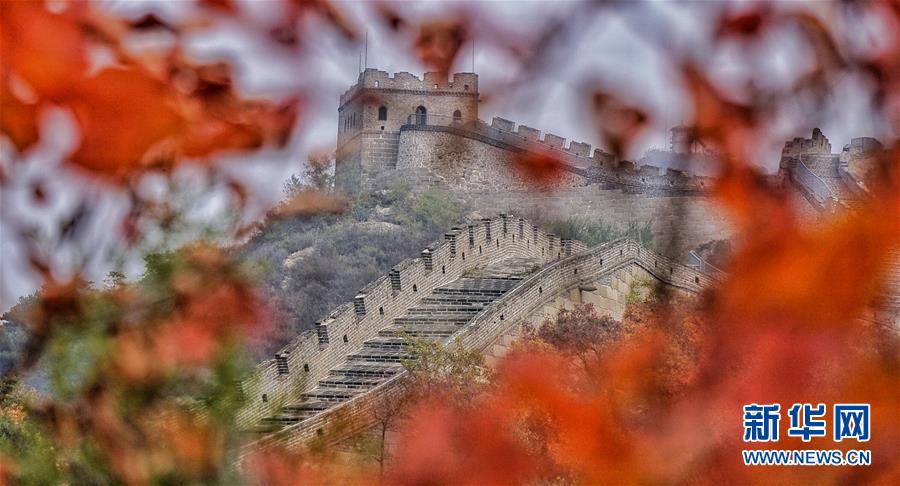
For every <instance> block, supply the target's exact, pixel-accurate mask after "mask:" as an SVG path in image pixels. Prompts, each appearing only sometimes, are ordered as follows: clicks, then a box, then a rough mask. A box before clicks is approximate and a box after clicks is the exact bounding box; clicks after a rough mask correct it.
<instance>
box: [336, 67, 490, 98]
mask: <svg viewBox="0 0 900 486" xmlns="http://www.w3.org/2000/svg"><path fill="white" fill-rule="evenodd" d="M365 89H379V90H402V91H421V92H423V93H429V94H432V93H435V94H455V95H462V96H474V97H476V98H477V96H478V75H477V74H475V73H454V74H453V75H452V79H447V77H446V76H445V75H443V74H442V73H435V72H432V73H425V74H424V76H423V77H422V78H419V77H418V76H416V75H415V74H412V73H408V72H405V71H401V72H398V73H395V74H394V75H393V76H391V75H390V73H388V72H387V71H380V70H378V69H371V68H370V69H366V70H365V71H363V72H361V73H359V78H358V81H357V82H356V84H354V85H353V86H351V87H350V88H348V89H347V91H345V92H344V94H342V95H341V106H344V105H345V104H347V103H348V102H350V101H351V100H352V99H353V98H354V97H355V96H357V95H359V94H360V92H362V91H363V90H365Z"/></svg>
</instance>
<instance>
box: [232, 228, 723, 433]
mask: <svg viewBox="0 0 900 486" xmlns="http://www.w3.org/2000/svg"><path fill="white" fill-rule="evenodd" d="M473 269H478V273H477V275H478V276H470V275H472V273H473V272H472V270H473ZM636 278H641V279H650V278H652V279H655V280H657V281H659V282H662V283H664V284H666V285H669V286H673V287H675V288H679V289H683V290H684V291H688V292H696V291H698V290H700V289H701V288H702V287H703V286H705V285H708V284H709V283H710V282H711V281H713V279H714V277H712V276H710V275H708V274H706V273H703V272H700V271H699V270H697V269H695V268H693V267H689V266H687V265H684V264H681V263H678V262H675V261H673V260H671V259H669V258H666V257H664V256H662V255H658V254H656V253H654V252H652V251H650V250H647V249H646V248H644V247H642V246H640V245H639V244H637V243H636V242H634V241H630V240H619V241H615V242H611V243H608V244H605V245H601V246H597V247H594V248H590V249H589V248H586V247H585V246H584V245H583V244H581V243H580V242H577V241H571V240H560V239H559V238H558V237H557V236H555V235H553V234H548V233H546V232H544V231H543V230H541V229H540V228H538V227H537V226H534V225H532V224H530V223H528V222H526V221H525V220H524V219H521V218H513V217H511V216H508V215H501V216H499V217H496V218H493V219H486V220H483V221H479V222H474V223H471V224H467V225H464V226H461V227H456V228H454V229H453V230H452V231H450V232H449V233H447V234H446V235H445V238H444V240H442V241H439V242H435V244H433V245H431V246H429V247H428V248H427V249H425V250H423V252H422V256H421V257H420V258H416V259H414V260H406V261H404V262H401V263H400V264H398V265H397V266H395V267H394V269H393V270H392V271H391V273H390V275H388V276H385V277H382V278H381V279H379V280H377V281H376V282H373V283H372V284H371V285H369V286H367V287H366V288H364V289H362V290H361V291H360V294H359V295H357V296H356V298H354V300H353V302H350V303H347V304H345V305H342V306H340V307H339V308H338V309H336V310H335V311H334V312H333V313H332V314H331V315H329V316H328V318H327V319H325V320H323V321H322V322H320V323H319V325H318V327H317V328H316V329H315V330H313V331H310V332H308V333H305V334H303V335H301V336H299V337H298V338H297V339H295V340H294V341H293V342H292V343H291V344H290V345H289V346H287V347H286V348H284V349H283V350H282V351H281V352H279V353H278V354H277V355H276V356H275V358H274V359H271V360H268V361H266V362H264V363H262V364H260V366H259V367H258V369H257V373H256V375H255V376H254V377H253V378H252V379H250V380H247V381H245V382H244V383H243V391H244V395H245V397H246V398H247V399H248V400H249V401H251V402H252V406H248V407H245V408H244V410H243V413H242V415H241V417H240V423H241V425H242V426H244V427H246V428H248V429H253V430H255V431H256V432H257V433H262V434H265V436H264V437H263V438H261V439H260V440H259V441H258V442H257V443H256V444H254V445H253V446H254V447H259V446H266V445H272V444H279V445H287V446H298V445H301V444H304V443H306V442H308V441H309V440H312V439H314V438H316V437H318V436H320V435H323V434H326V433H327V434H328V436H329V438H332V439H337V438H340V437H341V436H346V435H347V434H351V433H353V432H358V431H359V430H361V429H364V428H365V427H366V426H369V425H371V424H372V423H373V420H374V416H373V413H374V407H375V406H376V404H377V403H379V401H381V400H383V399H385V397H389V396H390V395H391V394H392V393H397V389H398V388H397V385H398V383H399V381H400V380H402V379H403V376H404V374H405V371H404V368H403V366H402V364H401V361H402V360H403V359H407V358H409V355H408V353H407V352H406V351H405V348H406V341H405V340H404V338H402V337H401V336H400V335H399V333H401V332H402V333H406V334H410V335H414V336H420V337H427V338H432V339H439V340H441V341H443V342H449V341H452V340H457V339H458V340H459V341H460V342H461V343H462V344H463V345H464V346H465V347H467V348H469V349H481V350H484V351H485V352H487V353H501V352H502V351H501V349H502V348H503V347H504V346H505V345H507V344H508V343H509V341H510V339H512V338H514V336H515V335H516V334H517V332H518V330H519V329H520V326H521V324H522V323H523V322H525V321H528V320H534V319H543V318H544V317H552V316H547V315H546V314H545V310H546V309H545V307H548V306H549V307H551V308H552V307H553V306H554V305H555V303H556V301H557V300H559V299H566V300H568V301H574V302H592V303H594V304H596V305H597V306H598V307H599V308H601V309H603V310H607V311H609V312H611V313H613V314H621V312H622V309H624V305H625V301H626V297H627V295H628V292H629V290H630V284H631V282H632V281H633V280H634V279H636ZM535 322H536V321H535ZM336 431H340V434H336Z"/></svg>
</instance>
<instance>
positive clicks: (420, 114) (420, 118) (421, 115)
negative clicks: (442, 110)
mask: <svg viewBox="0 0 900 486" xmlns="http://www.w3.org/2000/svg"><path fill="white" fill-rule="evenodd" d="M427 116H428V110H426V109H425V107H424V106H421V105H420V106H419V107H418V108H416V125H425V123H426V122H427V121H428V118H427Z"/></svg>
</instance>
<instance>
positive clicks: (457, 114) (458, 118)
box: [453, 110, 462, 122]
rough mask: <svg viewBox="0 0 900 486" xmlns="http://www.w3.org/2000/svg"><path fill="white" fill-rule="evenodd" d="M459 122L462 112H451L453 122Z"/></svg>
mask: <svg viewBox="0 0 900 486" xmlns="http://www.w3.org/2000/svg"><path fill="white" fill-rule="evenodd" d="M461 120H462V112H461V111H459V110H456V111H454V112H453V121H455V122H458V121H461Z"/></svg>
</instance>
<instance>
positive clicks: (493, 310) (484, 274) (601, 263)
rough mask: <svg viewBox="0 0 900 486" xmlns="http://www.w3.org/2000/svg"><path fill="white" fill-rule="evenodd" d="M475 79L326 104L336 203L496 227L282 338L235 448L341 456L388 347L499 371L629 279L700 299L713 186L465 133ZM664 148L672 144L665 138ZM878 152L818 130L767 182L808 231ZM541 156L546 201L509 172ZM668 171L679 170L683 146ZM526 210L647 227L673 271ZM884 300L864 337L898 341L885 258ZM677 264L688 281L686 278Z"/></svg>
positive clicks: (251, 398) (396, 83) (549, 137)
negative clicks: (461, 204) (411, 210)
mask: <svg viewBox="0 0 900 486" xmlns="http://www.w3.org/2000/svg"><path fill="white" fill-rule="evenodd" d="M477 82H478V79H477V76H476V75H475V74H472V73H459V74H455V75H453V77H452V81H448V80H442V79H440V78H439V77H438V76H437V75H435V74H432V73H428V74H426V75H425V76H424V78H422V79H420V78H418V77H416V76H414V75H411V74H409V73H397V74H396V75H395V76H394V77H391V76H389V75H388V74H387V73H385V72H382V71H376V70H366V71H365V72H363V73H361V74H360V78H359V83H358V84H357V85H355V86H353V87H352V88H350V89H349V90H348V91H347V92H346V93H345V94H344V95H343V96H342V97H341V108H340V110H339V112H340V117H339V130H338V132H339V133H338V149H337V154H336V179H337V185H338V187H339V188H342V189H343V190H375V189H376V188H377V187H379V185H382V184H384V183H385V182H386V181H388V180H391V179H403V180H406V181H409V182H410V183H412V184H414V185H416V186H428V185H440V186H442V187H446V188H448V189H449V190H451V191H452V192H453V194H455V195H457V196H458V197H460V198H461V199H464V200H466V201H468V202H470V203H472V204H473V205H474V206H475V207H477V208H478V210H479V211H483V212H485V213H489V214H500V216H498V217H494V218H487V219H481V220H477V221H470V222H468V223H465V224H462V225H459V226H457V227H454V228H452V229H451V230H450V231H449V232H447V233H446V234H445V236H444V238H443V239H441V240H439V241H436V242H434V243H433V244H432V245H430V246H428V247H427V248H426V249H424V250H423V251H422V253H421V256H420V257H419V258H416V259H411V260H405V261H403V262H401V263H399V264H397V265H396V266H395V267H394V268H393V269H392V270H391V272H390V274H389V275H386V276H383V277H382V278H380V279H378V280H376V281H375V282H373V283H371V284H370V285H368V286H367V287H365V288H363V289H362V290H360V292H359V294H358V295H357V296H356V297H355V298H354V299H353V301H352V302H348V303H346V304H344V305H342V306H340V307H338V308H337V309H335V310H334V311H333V312H332V313H331V314H330V315H328V317H327V318H325V319H323V320H322V321H321V322H319V323H318V324H317V327H316V329H314V330H310V331H308V332H305V333H303V334H301V335H300V336H298V337H297V338H295V339H294V340H293V341H292V342H291V343H290V344H289V345H288V346H286V347H285V348H283V349H282V350H280V351H279V352H278V353H276V355H275V356H274V358H273V359H270V360H267V361H265V362H263V363H261V364H259V365H258V366H257V368H256V370H255V372H254V373H253V375H252V376H251V377H250V378H248V379H247V380H245V381H244V382H243V383H242V391H243V393H244V396H245V398H246V400H247V405H246V406H245V407H244V408H243V410H242V412H241V414H240V416H239V424H240V425H241V426H242V427H243V428H244V429H246V430H249V431H253V433H255V434H258V439H257V440H256V441H255V442H254V443H252V444H250V446H249V447H252V448H259V447H269V446H274V445H279V446H288V447H299V446H302V445H304V444H308V443H309V442H310V441H312V440H315V439H316V438H317V437H327V438H328V439H329V440H339V439H340V438H343V437H346V436H348V435H351V434H353V433H357V432H359V431H361V430H363V429H365V428H366V427H369V426H371V425H372V424H373V422H374V413H375V408H376V406H377V404H378V403H380V402H382V401H383V400H390V399H391V397H393V396H395V394H397V393H400V390H401V388H400V387H399V384H400V383H401V380H403V378H404V376H405V369H404V367H403V366H402V363H401V361H402V360H404V359H406V358H409V357H410V356H409V354H408V352H407V342H406V341H405V340H404V338H403V337H401V334H408V335H413V336H419V337H425V338H429V339H436V340H439V341H441V342H444V343H447V342H450V341H455V340H459V342H461V343H462V344H463V345H464V346H465V347H467V348H468V349H478V350H481V351H483V352H484V353H485V354H486V355H488V356H499V355H502V354H503V352H504V350H505V349H506V346H508V344H509V343H510V342H511V341H512V340H514V339H515V337H516V335H517V333H518V331H519V330H520V329H521V325H522V324H523V323H524V322H528V321H531V322H536V321H539V320H542V319H544V318H546V317H553V315H554V312H555V311H556V310H557V309H558V308H559V307H564V306H566V305H568V304H571V303H573V302H590V303H594V304H595V305H596V306H598V307H599V308H600V309H601V310H603V311H606V312H609V313H611V314H613V315H620V314H621V312H622V310H623V309H624V305H625V300H626V296H627V294H628V292H629V289H630V286H631V283H632V282H633V281H634V280H635V279H652V280H654V281H656V282H658V283H660V284H661V285H665V286H668V287H669V288H673V289H679V290H680V291H684V292H698V291H699V290H701V289H702V288H703V287H705V286H707V285H709V284H711V283H712V282H714V281H715V280H716V279H718V278H722V274H721V272H720V271H719V270H718V269H716V268H715V267H713V266H712V265H710V264H708V263H706V262H704V261H703V259H702V258H701V257H699V256H698V255H697V254H696V253H693V252H689V250H691V249H692V248H694V247H696V246H697V245H698V244H700V243H703V242H706V241H710V240H715V239H722V238H727V237H729V236H731V234H730V228H729V226H728V224H727V222H726V221H725V219H724V217H723V216H722V215H720V214H719V213H717V212H716V210H715V208H714V206H713V205H712V203H711V201H709V199H708V197H707V194H706V192H707V189H708V188H709V186H710V184H711V181H710V180H709V179H708V178H705V177H695V176H691V175H688V174H684V173H682V172H678V171H672V170H666V171H663V170H661V169H659V168H657V167H654V166H648V165H644V166H643V167H636V166H635V164H633V163H631V162H627V161H617V160H615V158H614V157H612V156H611V155H609V154H607V153H605V152H603V151H602V150H600V149H595V150H594V151H593V153H592V152H591V146H590V145H589V144H586V143H580V142H571V143H569V144H568V146H566V143H565V139H563V138H562V137H558V136H556V135H553V134H545V135H544V136H543V138H541V132H540V131H538V130H536V129H533V128H530V127H527V126H522V125H519V126H518V127H516V125H515V124H514V123H513V122H511V121H508V120H505V119H502V118H499V117H495V118H494V119H493V121H492V122H491V123H490V124H487V123H485V122H482V121H480V120H479V119H478V117H477V113H478V112H477V108H478V104H477V103H478V94H477V92H478V90H477V86H478V85H477ZM674 135H678V134H677V133H674ZM878 150H880V145H879V144H878V142H877V141H875V140H874V139H870V138H859V139H853V140H852V141H851V143H850V144H848V145H846V146H845V147H844V148H843V150H842V152H841V153H840V154H832V153H831V144H830V143H829V142H828V140H827V139H826V138H825V137H824V135H823V134H822V133H821V132H820V131H819V130H818V129H816V130H814V131H813V135H812V138H810V139H804V138H797V139H794V140H792V141H789V142H787V143H786V144H785V148H784V150H783V153H782V157H781V161H780V165H779V173H778V174H777V175H774V176H772V180H773V181H774V182H775V183H778V184H782V185H783V186H784V187H785V188H787V189H789V190H790V193H791V194H794V195H796V197H795V201H793V203H794V204H795V205H796V206H797V211H798V212H799V213H800V214H801V215H805V216H807V217H809V218H819V217H820V216H821V215H823V214H828V213H833V212H835V211H852V210H853V208H854V207H856V206H857V205H858V204H859V202H860V201H862V200H864V199H865V197H866V186H865V183H864V182H863V181H864V177H863V176H862V175H861V173H860V171H859V170H857V168H858V166H859V165H860V164H861V163H862V162H863V161H865V160H866V159H868V158H871V157H872V156H873V154H874V153H876V152H877V151H878ZM523 152H528V153H535V154H551V155H552V156H553V157H555V158H557V159H558V160H560V161H562V162H563V164H564V165H563V167H564V174H562V175H561V176H560V177H558V178H557V179H556V180H554V181H551V183H550V184H551V185H552V186H553V187H552V188H548V189H552V190H545V191H535V190H534V188H533V187H530V186H529V185H528V183H527V182H526V181H524V180H523V179H522V177H521V175H519V173H518V171H517V170H516V169H515V167H514V164H515V163H516V160H517V159H518V157H519V156H520V155H521V154H522V153H523ZM672 153H673V154H675V155H677V156H685V155H689V153H690V148H689V147H685V146H684V144H683V141H679V140H677V137H675V139H674V140H673V144H672ZM537 209H540V210H541V211H542V212H544V213H545V214H546V213H547V212H549V213H551V214H554V215H561V216H565V215H573V214H578V215H589V216H591V217H595V218H599V219H605V220H607V221H623V220H627V219H644V220H649V219H651V218H656V219H654V233H655V234H657V235H659V236H662V237H663V238H666V239H674V240H675V241H677V242H678V244H677V245H675V247H674V248H675V249H674V255H673V254H669V255H666V256H664V255H661V254H658V253H656V252H654V251H651V250H650V249H648V248H645V247H643V246H641V245H639V244H638V243H636V242H634V241H629V240H619V241H614V242H610V243H607V244H604V245H600V246H597V247H593V248H587V247H585V245H583V244H582V243H580V242H578V241H573V240H564V239H560V238H559V237H558V236H556V235H553V234H550V233H547V232H545V231H544V230H543V229H541V228H540V227H538V226H536V225H535V224H533V223H532V222H529V221H527V220H526V219H524V218H521V217H513V216H510V215H509V213H510V212H515V213H518V214H530V213H532V212H534V211H535V210H537ZM892 261H893V270H892V272H891V276H890V281H889V285H888V287H887V289H886V290H885V291H884V295H883V297H882V302H883V306H882V309H884V310H883V311H882V313H880V314H879V313H876V314H873V315H872V316H870V317H871V319H872V320H874V321H876V322H878V323H879V324H885V325H888V326H893V327H894V328H895V330H896V329H897V326H898V317H897V316H898V315H900V255H897V254H895V255H894V257H893V259H892ZM686 263H687V264H686Z"/></svg>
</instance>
